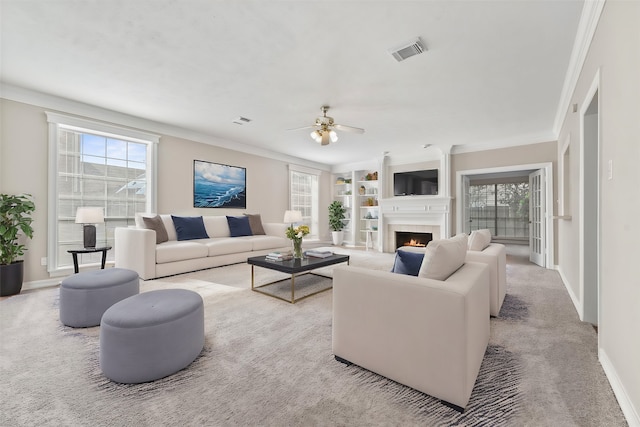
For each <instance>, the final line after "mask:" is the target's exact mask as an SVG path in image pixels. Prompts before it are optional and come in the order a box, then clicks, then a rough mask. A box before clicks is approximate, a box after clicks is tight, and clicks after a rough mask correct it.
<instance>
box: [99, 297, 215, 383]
mask: <svg viewBox="0 0 640 427" xmlns="http://www.w3.org/2000/svg"><path fill="white" fill-rule="evenodd" d="M203 347H204V305H203V302H202V297H201V296H200V295H199V294H197V293H196V292H193V291H189V290H186V289H161V290H157V291H150V292H143V293H141V294H138V295H134V296H132V297H130V298H127V299H125V300H122V301H120V302H118V303H116V304H114V305H113V306H111V307H110V308H109V309H108V310H107V311H106V312H105V313H104V315H103V316H102V322H100V368H101V369H102V372H103V373H104V375H105V376H106V377H107V378H109V379H111V380H113V381H115V382H119V383H125V384H136V383H143V382H147V381H153V380H157V379H159V378H163V377H166V376H168V375H171V374H173V373H175V372H178V371H179V370H181V369H183V368H186V367H187V366H189V364H190V363H191V362H193V361H194V360H195V359H196V357H198V355H199V354H200V352H201V351H202V348H203Z"/></svg>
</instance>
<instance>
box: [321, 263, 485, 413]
mask: <svg viewBox="0 0 640 427" xmlns="http://www.w3.org/2000/svg"><path fill="white" fill-rule="evenodd" d="M488 299H489V268H488V267H487V266H486V265H485V264H481V263H473V262H467V263H465V264H464V265H463V266H462V267H460V268H459V269H458V270H456V271H455V273H453V274H452V275H451V276H449V277H448V278H447V279H446V280H442V281H441V280H435V279H427V278H423V277H415V276H410V275H403V274H396V273H391V272H386V271H375V270H367V269H364V268H359V267H353V266H341V267H337V268H335V270H334V273H333V354H334V355H335V356H336V359H337V360H340V361H342V362H350V363H355V364H356V365H359V366H361V367H363V368H365V369H368V370H370V371H373V372H375V373H377V374H380V375H382V376H385V377H387V378H390V379H392V380H394V381H397V382H399V383H401V384H404V385H407V386H409V387H412V388H414V389H416V390H419V391H421V392H423V393H426V394H429V395H431V396H434V397H437V398H439V399H442V400H443V401H444V402H445V403H447V404H448V405H449V406H453V407H454V408H456V409H458V410H460V411H462V410H463V409H464V408H465V406H466V405H467V403H468V402H469V397H470V396H471V392H472V390H473V387H474V384H475V381H476V378H477V376H478V372H479V370H480V365H481V363H482V360H483V358H484V354H485V351H486V348H487V345H488V343H489V304H487V300H488Z"/></svg>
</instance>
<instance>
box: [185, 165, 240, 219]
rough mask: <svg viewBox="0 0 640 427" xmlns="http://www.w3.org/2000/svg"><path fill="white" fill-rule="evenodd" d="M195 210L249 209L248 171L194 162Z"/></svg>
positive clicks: (228, 166) (229, 166) (237, 167)
mask: <svg viewBox="0 0 640 427" xmlns="http://www.w3.org/2000/svg"><path fill="white" fill-rule="evenodd" d="M193 207H194V208H237V209H246V208H247V169H246V168H243V167H240V166H231V165H225V164H222V163H213V162H208V161H206V160H194V161H193Z"/></svg>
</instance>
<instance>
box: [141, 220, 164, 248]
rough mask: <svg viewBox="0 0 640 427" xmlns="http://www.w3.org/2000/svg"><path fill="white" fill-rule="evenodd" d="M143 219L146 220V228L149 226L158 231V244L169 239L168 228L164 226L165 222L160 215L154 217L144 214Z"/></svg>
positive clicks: (150, 228)
mask: <svg viewBox="0 0 640 427" xmlns="http://www.w3.org/2000/svg"><path fill="white" fill-rule="evenodd" d="M142 220H143V221H144V228H148V229H149V230H154V231H155V232H156V244H158V243H162V242H166V241H168V240H169V235H168V234H167V229H166V228H165V227H164V222H162V218H160V215H156V216H154V217H146V216H143V217H142Z"/></svg>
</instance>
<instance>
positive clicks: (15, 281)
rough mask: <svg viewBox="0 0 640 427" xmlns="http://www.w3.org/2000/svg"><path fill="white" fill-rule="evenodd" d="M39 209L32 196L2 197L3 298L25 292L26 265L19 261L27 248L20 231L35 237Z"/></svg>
mask: <svg viewBox="0 0 640 427" xmlns="http://www.w3.org/2000/svg"><path fill="white" fill-rule="evenodd" d="M35 209H36V207H35V204H34V203H33V200H32V198H31V195H30V194H22V195H19V196H14V195H9V194H0V296H3V297H4V296H8V295H15V294H18V293H20V291H21V290H22V279H23V277H24V264H23V261H22V260H16V258H17V257H19V256H22V255H23V254H24V251H25V249H26V248H25V246H24V245H21V244H19V243H18V238H19V232H20V231H22V233H24V235H25V236H27V237H29V238H32V237H33V228H31V223H32V222H33V218H31V213H32V212H33V211H34V210H35Z"/></svg>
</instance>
